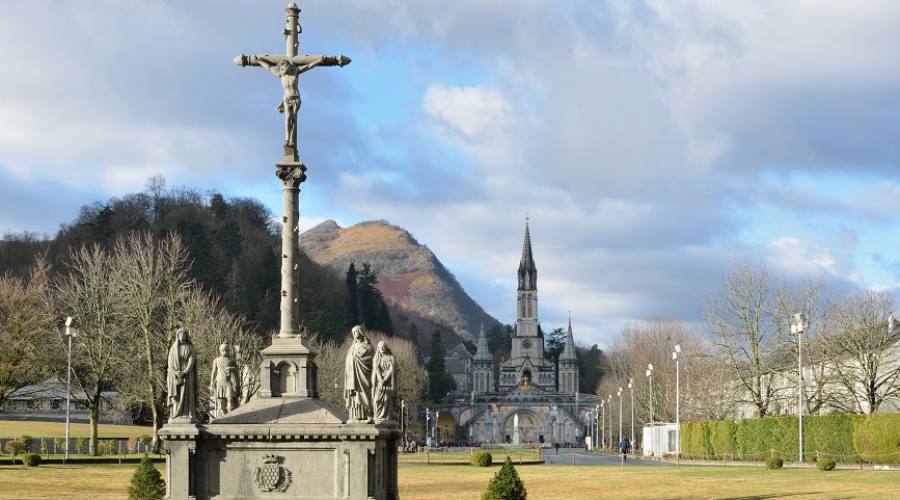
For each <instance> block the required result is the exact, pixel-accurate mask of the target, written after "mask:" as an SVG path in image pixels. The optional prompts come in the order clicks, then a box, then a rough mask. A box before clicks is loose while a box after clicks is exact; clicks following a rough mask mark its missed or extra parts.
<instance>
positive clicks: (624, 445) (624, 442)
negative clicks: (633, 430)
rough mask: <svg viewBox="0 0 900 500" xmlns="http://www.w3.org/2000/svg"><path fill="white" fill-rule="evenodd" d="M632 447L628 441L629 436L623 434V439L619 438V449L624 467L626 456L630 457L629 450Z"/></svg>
mask: <svg viewBox="0 0 900 500" xmlns="http://www.w3.org/2000/svg"><path fill="white" fill-rule="evenodd" d="M629 449H631V443H629V442H628V438H627V437H625V436H622V439H620V440H619V451H620V452H621V453H622V467H624V466H625V458H627V457H628V450H629Z"/></svg>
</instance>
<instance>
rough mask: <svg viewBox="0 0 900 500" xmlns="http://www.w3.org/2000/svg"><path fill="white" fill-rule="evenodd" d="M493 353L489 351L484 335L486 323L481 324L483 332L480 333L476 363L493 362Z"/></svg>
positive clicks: (476, 350)
mask: <svg viewBox="0 0 900 500" xmlns="http://www.w3.org/2000/svg"><path fill="white" fill-rule="evenodd" d="M493 359H494V358H493V356H491V351H490V350H488V341H487V336H485V334H484V323H482V324H481V331H480V332H479V333H478V345H477V346H476V349H475V361H487V362H491V361H493Z"/></svg>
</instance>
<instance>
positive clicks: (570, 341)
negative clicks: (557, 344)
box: [559, 314, 575, 360]
mask: <svg viewBox="0 0 900 500" xmlns="http://www.w3.org/2000/svg"><path fill="white" fill-rule="evenodd" d="M559 359H568V360H574V359H575V336H574V335H572V315H571V314H569V329H568V330H567V331H566V343H565V345H563V351H562V354H560V355H559Z"/></svg>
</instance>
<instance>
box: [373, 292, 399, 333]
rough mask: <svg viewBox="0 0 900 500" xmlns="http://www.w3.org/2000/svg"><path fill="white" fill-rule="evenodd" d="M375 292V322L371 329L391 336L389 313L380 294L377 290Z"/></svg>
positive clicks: (391, 328) (391, 327) (391, 326)
mask: <svg viewBox="0 0 900 500" xmlns="http://www.w3.org/2000/svg"><path fill="white" fill-rule="evenodd" d="M376 292H378V293H376V294H375V297H376V298H377V299H378V304H377V305H376V306H375V321H374V325H372V326H373V328H372V329H373V330H377V331H379V332H382V333H384V334H387V335H390V336H393V335H394V323H393V321H391V312H390V310H389V309H388V306H387V304H386V303H385V302H384V297H383V296H382V295H381V292H380V291H378V290H376Z"/></svg>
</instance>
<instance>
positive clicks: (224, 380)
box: [209, 342, 241, 418]
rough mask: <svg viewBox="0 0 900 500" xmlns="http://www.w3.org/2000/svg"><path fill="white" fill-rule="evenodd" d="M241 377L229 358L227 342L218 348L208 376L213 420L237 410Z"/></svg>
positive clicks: (229, 352) (229, 350) (229, 351)
mask: <svg viewBox="0 0 900 500" xmlns="http://www.w3.org/2000/svg"><path fill="white" fill-rule="evenodd" d="M240 380H241V377H240V374H239V373H238V367H237V364H236V363H235V362H234V359H233V358H232V357H231V347H230V346H229V345H228V342H223V343H222V345H220V346H219V357H217V358H216V359H214V360H213V363H212V372H211V373H210V375H209V394H210V395H211V396H212V397H213V398H214V399H215V402H216V408H215V412H214V415H213V416H214V418H219V417H222V416H224V415H227V414H228V412H230V411H232V410H234V409H235V408H237V405H238V397H239V396H240V393H241V390H240V385H241V382H240Z"/></svg>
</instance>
